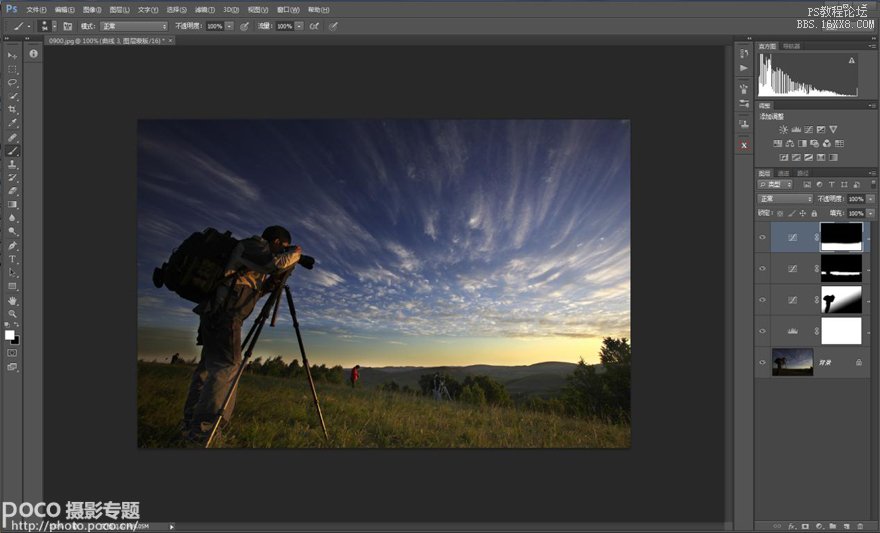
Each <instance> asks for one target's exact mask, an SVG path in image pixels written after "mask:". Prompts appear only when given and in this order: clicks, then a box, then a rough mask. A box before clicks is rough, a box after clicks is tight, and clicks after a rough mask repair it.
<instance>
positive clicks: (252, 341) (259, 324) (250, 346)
mask: <svg viewBox="0 0 880 533" xmlns="http://www.w3.org/2000/svg"><path fill="white" fill-rule="evenodd" d="M280 298H281V288H280V287H279V288H278V289H276V290H275V292H273V293H272V296H271V297H270V298H269V299H268V300H267V301H266V303H265V304H264V305H263V309H261V310H260V314H259V316H257V318H256V320H254V324H253V325H252V326H251V329H250V331H249V332H248V334H247V337H246V338H245V340H244V342H243V343H242V349H243V348H244V347H245V346H247V351H245V353H244V354H243V355H242V358H241V364H240V365H239V367H238V370H237V371H236V372H235V378H234V379H233V380H232V386H231V387H229V391H228V392H227V393H226V398H225V399H224V400H223V404H222V405H221V406H220V410H219V411H218V412H217V417H216V418H215V419H214V425H213V426H212V427H211V434H210V435H209V436H208V441H207V442H206V443H205V448H210V447H211V445H212V444H213V443H214V439H215V438H216V437H217V430H218V429H219V428H220V421H221V420H222V419H223V413H225V412H226V409H227V408H228V407H229V402H230V401H232V396H233V395H234V394H235V390H236V389H237V388H238V382H239V381H241V376H242V374H244V368H245V366H247V362H248V360H249V359H250V357H251V355H252V354H253V353H254V346H256V345H257V340H258V339H259V338H260V333H261V332H262V331H263V325H265V324H266V320H267V319H268V318H269V310H270V309H272V307H273V305H274V303H275V301H276V300H279V299H280Z"/></svg>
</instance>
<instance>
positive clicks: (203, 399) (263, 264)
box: [182, 226, 302, 444]
mask: <svg viewBox="0 0 880 533" xmlns="http://www.w3.org/2000/svg"><path fill="white" fill-rule="evenodd" d="M290 241H291V237H290V232H289V231H287V230H286V229H284V228H282V227H281V226H270V227H268V228H266V229H265V230H264V231H263V234H262V236H256V235H255V236H253V237H250V238H247V239H243V240H242V241H240V242H239V243H238V245H237V246H236V247H235V249H234V250H233V251H232V255H231V257H230V260H229V264H228V265H227V267H226V276H227V279H226V281H225V282H224V283H223V284H221V285H220V286H219V287H218V288H217V290H216V291H215V293H214V296H213V297H212V298H211V299H209V300H208V301H206V302H204V303H202V304H199V305H198V306H197V307H196V309H195V311H196V313H198V314H199V316H200V322H199V332H198V338H199V341H200V344H202V354H201V358H200V359H199V364H198V366H197V367H196V369H195V372H193V377H192V381H191V383H190V387H189V394H188V395H187V398H186V404H185V405H184V409H183V422H182V436H183V438H184V439H185V440H187V441H189V442H190V443H193V444H203V443H204V441H205V440H206V439H207V438H208V436H209V435H210V432H211V429H212V426H213V422H214V419H215V417H216V416H217V412H218V411H219V410H220V408H221V406H222V405H223V401H224V399H225V397H226V394H227V393H228V391H229V388H230V387H231V386H232V385H233V382H234V380H235V375H236V371H237V370H238V367H239V366H240V365H241V362H242V354H241V326H242V323H243V322H244V321H245V320H246V319H247V317H248V316H250V314H251V312H252V311H253V310H254V307H255V306H256V304H257V300H259V299H260V297H261V296H263V295H264V294H266V293H267V292H268V288H269V286H270V285H271V281H272V279H273V278H274V275H275V274H278V273H282V272H285V271H286V270H289V269H290V268H293V266H294V265H295V264H296V263H297V262H299V260H300V257H301V255H302V249H301V248H300V247H299V246H294V247H291V246H290ZM234 407H235V395H234V394H233V397H232V398H231V399H230V401H229V404H228V406H227V408H226V410H225V411H224V413H223V419H225V420H226V421H227V422H228V421H229V419H230V417H231V416H232V411H233V408H234Z"/></svg>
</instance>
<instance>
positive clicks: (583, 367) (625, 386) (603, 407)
mask: <svg viewBox="0 0 880 533" xmlns="http://www.w3.org/2000/svg"><path fill="white" fill-rule="evenodd" d="M599 361H600V362H601V367H600V368H601V370H599V369H597V368H596V366H595V365H587V364H586V363H584V360H583V359H581V360H580V362H579V363H578V365H577V367H576V368H575V370H574V372H573V373H572V375H571V376H569V377H568V384H567V385H566V387H565V389H564V390H563V392H562V396H561V398H560V401H558V402H555V404H554V403H553V402H551V406H554V405H555V406H557V407H558V406H561V407H563V408H564V409H565V410H566V411H568V412H569V413H571V414H574V415H577V416H584V417H599V418H605V419H609V420H613V421H618V422H629V421H630V420H631V402H630V394H631V383H632V349H631V347H630V345H629V341H628V340H627V339H626V338H620V339H614V338H611V337H606V338H604V339H603V340H602V348H601V349H600V350H599Z"/></svg>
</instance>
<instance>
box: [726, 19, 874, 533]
mask: <svg viewBox="0 0 880 533" xmlns="http://www.w3.org/2000/svg"><path fill="white" fill-rule="evenodd" d="M734 69H735V72H734V78H735V87H734V94H735V97H734V101H733V105H734V116H735V120H734V124H733V126H734V128H735V137H736V142H737V144H736V149H737V151H736V153H737V157H736V158H735V159H736V161H735V163H736V164H738V165H745V164H748V165H750V166H751V175H752V176H753V179H754V193H755V194H754V202H755V206H754V209H755V210H754V215H755V218H754V229H755V243H754V249H755V256H754V267H755V272H754V278H755V286H754V317H755V318H754V328H755V329H754V338H755V347H754V357H755V387H754V390H755V404H754V405H755V412H754V420H755V472H754V475H755V502H754V505H755V518H756V521H757V523H756V526H757V527H758V529H768V530H798V531H803V530H815V531H824V530H830V529H834V530H842V531H846V530H853V531H858V530H868V529H876V527H877V522H876V519H877V515H876V513H877V510H876V508H875V507H876V504H875V503H874V502H875V500H876V498H874V497H873V496H872V494H873V492H874V487H875V486H876V479H875V477H876V476H875V474H873V473H872V472H875V471H876V467H872V465H875V461H876V457H875V451H874V450H876V443H875V442H874V439H875V436H874V426H875V422H873V421H875V420H876V418H877V412H876V406H875V400H873V399H872V398H874V396H873V389H872V387H873V385H872V382H873V380H872V372H873V370H872V367H873V365H875V364H876V357H875V354H876V342H875V341H874V336H875V335H876V334H877V333H878V332H876V331H872V324H873V323H875V322H876V316H877V315H876V301H875V297H874V295H875V294H876V292H877V283H876V282H875V281H874V280H875V279H876V276H875V272H876V260H875V257H876V252H875V251H874V248H875V246H874V242H873V236H874V234H875V233H876V230H877V225H876V221H877V206H878V202H877V194H878V187H877V178H878V111H877V103H878V94H877V92H878V57H877V41H876V38H874V37H869V38H865V37H859V38H858V39H852V38H848V37H845V36H839V37H834V38H832V39H826V40H805V41H776V40H759V39H755V40H749V41H741V42H738V43H736V45H735V46H734ZM872 317H873V319H872Z"/></svg>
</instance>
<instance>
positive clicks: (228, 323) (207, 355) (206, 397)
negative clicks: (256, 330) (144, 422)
mask: <svg viewBox="0 0 880 533" xmlns="http://www.w3.org/2000/svg"><path fill="white" fill-rule="evenodd" d="M221 289H224V290H222V291H220V290H218V294H217V295H216V296H215V299H214V304H213V305H212V306H210V307H211V309H210V310H209V311H206V312H204V313H203V314H200V321H199V337H200V338H201V341H202V353H201V356H200V358H199V364H198V366H196V369H195V371H194V372H193V375H192V380H191V381H190V385H189V392H188V393H187V397H186V403H185V404H184V407H183V421H184V423H185V424H186V425H187V426H189V427H194V428H196V429H198V428H199V427H200V426H201V425H202V424H203V423H213V422H214V419H215V417H216V416H217V414H218V413H219V412H220V409H221V407H223V402H224V401H225V400H226V395H227V394H228V393H229V390H230V388H231V387H232V386H233V384H234V382H235V375H236V373H237V372H238V369H239V367H240V366H241V364H242V353H241V326H242V324H243V323H244V321H245V320H247V318H248V316H250V314H251V313H252V312H253V310H254V307H255V306H256V304H257V300H258V299H259V293H258V292H257V291H255V290H254V289H252V288H251V287H248V286H246V285H235V286H233V287H232V288H229V287H221ZM235 396H236V394H235V393H233V395H232V397H231V398H230V401H229V404H228V405H227V406H226V409H225V410H224V411H223V418H224V419H225V420H226V421H227V422H228V421H229V420H230V419H231V418H232V411H233V410H234V409H235Z"/></svg>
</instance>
